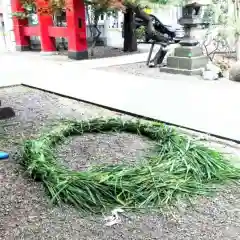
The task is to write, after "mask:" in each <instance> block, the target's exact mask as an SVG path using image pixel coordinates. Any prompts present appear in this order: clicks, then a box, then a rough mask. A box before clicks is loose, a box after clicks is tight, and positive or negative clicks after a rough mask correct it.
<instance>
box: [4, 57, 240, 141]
mask: <svg viewBox="0 0 240 240" xmlns="http://www.w3.org/2000/svg"><path fill="white" fill-rule="evenodd" d="M144 57H145V56H143V55H141V54H138V56H134V55H132V56H131V57H129V58H127V56H123V57H116V58H111V59H107V60H106V59H98V60H97V59H96V61H95V62H94V64H93V63H92V62H89V61H88V62H87V61H84V62H64V61H62V62H61V63H59V62H58V61H56V60H54V59H53V60H51V58H49V59H48V61H46V60H45V59H43V58H42V57H41V56H39V55H38V56H37V55H36V56H35V55H34V57H31V56H30V55H28V54H23V55H17V56H14V55H1V56H0V66H1V69H0V71H1V78H0V86H1V85H4V84H11V83H13V84H16V82H17V83H24V84H27V85H30V86H33V87H38V88H41V89H45V90H48V91H52V92H56V93H59V94H63V95H67V96H71V97H74V98H77V99H81V100H85V101H89V102H93V103H97V104H101V105H104V106H108V107H112V108H115V109H119V110H123V111H127V112H131V113H134V114H139V115H142V116H146V117H151V118H155V119H158V120H161V121H164V122H168V123H172V124H176V125H180V126H183V127H187V128H191V129H195V130H198V131H203V132H207V133H210V134H214V135H219V136H222V137H225V138H229V139H233V140H238V141H240V129H239V127H238V125H239V123H240V113H239V106H240V97H239V93H240V84H239V83H235V82H231V81H226V80H223V81H213V82H211V81H204V80H202V81H200V80H198V81H194V79H192V80H193V81H191V78H189V77H188V78H184V77H182V76H181V78H179V76H178V75H175V76H173V78H171V79H167V80H165V79H160V78H153V77H145V76H134V75H131V74H127V73H121V72H113V71H108V66H110V65H118V64H120V63H121V64H123V63H128V62H127V59H128V60H129V59H131V61H130V60H129V63H130V62H132V63H133V60H134V58H135V61H136V62H137V61H140V60H141V58H142V60H141V61H143V59H144ZM10 64H11V65H10ZM12 66H14V67H12ZM96 67H105V69H92V68H96ZM0 99H1V96H0Z"/></svg>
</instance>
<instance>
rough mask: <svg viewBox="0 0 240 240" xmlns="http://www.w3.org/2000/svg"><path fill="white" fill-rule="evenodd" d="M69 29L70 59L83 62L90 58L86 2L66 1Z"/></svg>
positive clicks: (80, 0) (82, 0)
mask: <svg viewBox="0 0 240 240" xmlns="http://www.w3.org/2000/svg"><path fill="white" fill-rule="evenodd" d="M66 8H67V11H66V19H67V28H68V57H69V58H71V59H76V60H81V59H87V58H88V46H87V34H86V18H85V5H84V0H66Z"/></svg>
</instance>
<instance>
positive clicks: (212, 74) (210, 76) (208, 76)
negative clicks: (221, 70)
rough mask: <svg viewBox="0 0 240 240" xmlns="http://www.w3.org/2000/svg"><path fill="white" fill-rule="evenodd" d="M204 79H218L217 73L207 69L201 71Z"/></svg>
mask: <svg viewBox="0 0 240 240" xmlns="http://www.w3.org/2000/svg"><path fill="white" fill-rule="evenodd" d="M202 77H203V79H204V80H217V79H218V73H216V72H213V71H210V70H207V71H204V72H203V75H202Z"/></svg>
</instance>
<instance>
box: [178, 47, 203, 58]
mask: <svg viewBox="0 0 240 240" xmlns="http://www.w3.org/2000/svg"><path fill="white" fill-rule="evenodd" d="M202 55H203V52H202V49H201V48H200V47H198V46H195V47H185V46H182V47H177V48H175V51H174V56H176V57H199V56H202Z"/></svg>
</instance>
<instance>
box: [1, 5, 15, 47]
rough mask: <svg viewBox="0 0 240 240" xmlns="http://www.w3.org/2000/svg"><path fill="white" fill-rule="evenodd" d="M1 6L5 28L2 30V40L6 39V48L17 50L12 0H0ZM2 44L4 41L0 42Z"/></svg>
mask: <svg viewBox="0 0 240 240" xmlns="http://www.w3.org/2000/svg"><path fill="white" fill-rule="evenodd" d="M0 6H1V7H0V8H1V9H2V13H3V22H4V29H2V30H1V32H2V33H1V38H2V41H3V39H4V38H5V39H4V50H7V51H15V48H16V47H15V46H16V44H15V37H14V33H13V21H12V10H11V1H10V0H0ZM0 44H1V45H3V43H1V42H0ZM2 48H3V46H2Z"/></svg>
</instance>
